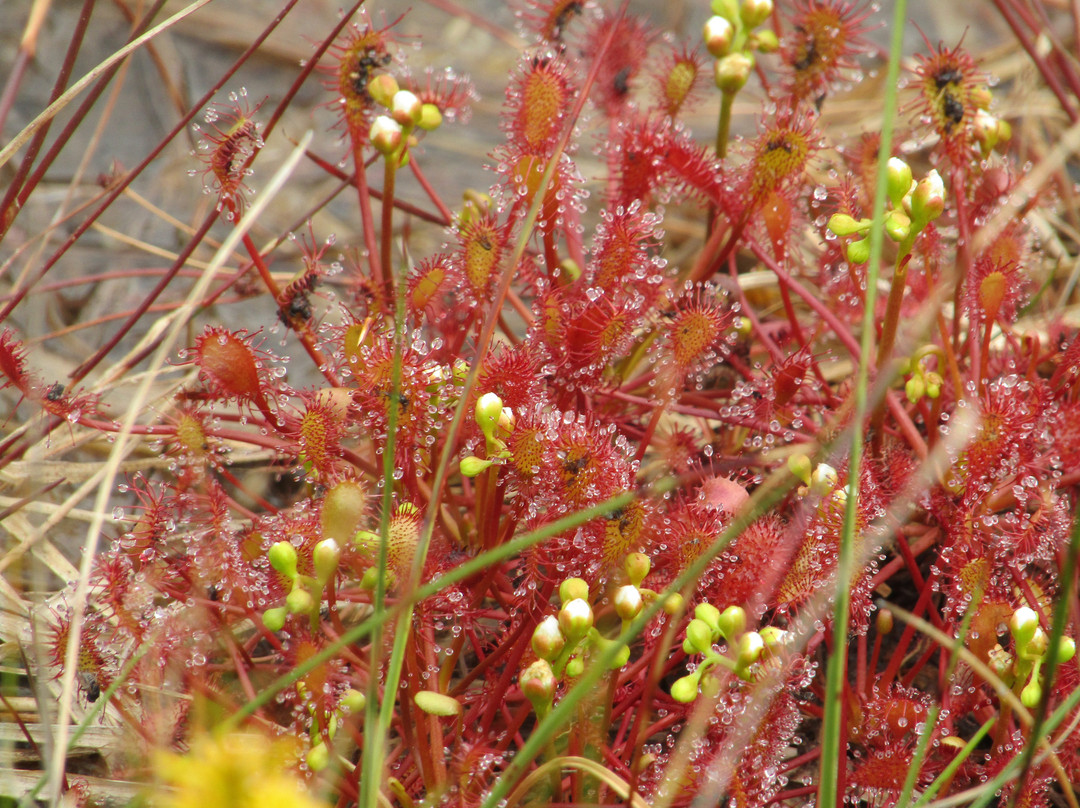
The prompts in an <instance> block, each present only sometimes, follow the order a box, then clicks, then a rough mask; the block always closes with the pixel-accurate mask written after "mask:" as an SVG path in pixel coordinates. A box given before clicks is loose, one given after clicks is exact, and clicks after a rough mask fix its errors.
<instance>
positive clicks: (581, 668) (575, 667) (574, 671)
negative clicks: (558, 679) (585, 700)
mask: <svg viewBox="0 0 1080 808" xmlns="http://www.w3.org/2000/svg"><path fill="white" fill-rule="evenodd" d="M583 673H585V660H583V659H582V658H581V657H579V656H576V657H574V658H573V659H571V660H570V661H569V662H567V663H566V675H567V676H569V677H570V678H571V679H577V678H578V677H579V676H581V674H583Z"/></svg>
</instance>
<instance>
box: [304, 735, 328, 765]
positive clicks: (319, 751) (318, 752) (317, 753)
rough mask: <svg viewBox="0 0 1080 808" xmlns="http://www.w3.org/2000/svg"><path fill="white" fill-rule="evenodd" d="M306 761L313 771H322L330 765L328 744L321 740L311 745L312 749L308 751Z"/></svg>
mask: <svg viewBox="0 0 1080 808" xmlns="http://www.w3.org/2000/svg"><path fill="white" fill-rule="evenodd" d="M304 762H305V763H307V766H308V768H309V769H311V770H312V771H313V772H321V771H322V770H323V769H325V768H326V767H327V766H329V765H330V750H329V749H328V748H327V746H326V744H324V743H323V742H322V741H319V742H318V743H316V744H315V745H314V746H313V747H311V751H309V752H308V753H307V756H306V757H305V758H304Z"/></svg>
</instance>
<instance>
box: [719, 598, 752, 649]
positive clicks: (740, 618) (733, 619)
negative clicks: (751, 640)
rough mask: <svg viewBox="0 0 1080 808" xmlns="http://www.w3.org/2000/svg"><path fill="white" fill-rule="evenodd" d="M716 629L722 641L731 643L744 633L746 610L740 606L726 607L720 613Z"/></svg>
mask: <svg viewBox="0 0 1080 808" xmlns="http://www.w3.org/2000/svg"><path fill="white" fill-rule="evenodd" d="M717 627H718V628H719V629H720V633H721V634H722V635H723V636H724V639H725V640H727V641H728V642H731V641H732V640H734V639H735V638H736V637H738V636H739V635H740V634H742V633H743V632H744V631H746V610H745V609H743V608H742V607H741V606H728V607H727V608H726V609H724V611H723V612H721V614H720V618H719V620H717Z"/></svg>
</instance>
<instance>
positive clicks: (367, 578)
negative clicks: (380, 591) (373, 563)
mask: <svg viewBox="0 0 1080 808" xmlns="http://www.w3.org/2000/svg"><path fill="white" fill-rule="evenodd" d="M378 584H379V571H378V570H377V569H375V568H374V567H368V568H367V569H366V570H364V574H363V575H362V576H360V588H361V589H363V590H364V591H365V592H374V591H375V587H376V586H378Z"/></svg>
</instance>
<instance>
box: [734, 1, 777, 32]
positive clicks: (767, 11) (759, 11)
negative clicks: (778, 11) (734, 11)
mask: <svg viewBox="0 0 1080 808" xmlns="http://www.w3.org/2000/svg"><path fill="white" fill-rule="evenodd" d="M772 13H773V4H772V0H743V2H742V8H740V9H739V16H740V17H741V18H742V21H743V25H745V26H746V27H747V28H757V27H758V26H759V25H761V24H762V23H763V22H765V20H767V19H769V17H770V16H771V15H772Z"/></svg>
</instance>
